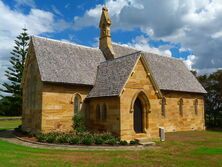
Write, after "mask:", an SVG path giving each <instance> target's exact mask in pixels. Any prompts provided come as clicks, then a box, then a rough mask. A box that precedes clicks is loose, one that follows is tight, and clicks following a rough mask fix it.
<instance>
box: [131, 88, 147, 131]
mask: <svg viewBox="0 0 222 167" xmlns="http://www.w3.org/2000/svg"><path fill="white" fill-rule="evenodd" d="M150 112H151V111H150V103H149V100H148V98H147V96H146V94H145V92H144V91H138V92H137V93H136V94H135V95H134V97H133V99H132V103H131V113H133V128H134V131H135V133H146V132H147V130H148V124H149V123H148V122H149V121H148V114H149V113H150Z"/></svg>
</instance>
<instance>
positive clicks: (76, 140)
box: [68, 135, 81, 144]
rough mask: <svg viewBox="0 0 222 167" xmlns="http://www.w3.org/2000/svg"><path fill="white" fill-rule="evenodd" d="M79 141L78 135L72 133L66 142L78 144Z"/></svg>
mask: <svg viewBox="0 0 222 167" xmlns="http://www.w3.org/2000/svg"><path fill="white" fill-rule="evenodd" d="M80 142H81V141H80V138H79V136H75V135H73V136H70V137H69V138H68V143H69V144H79V143H80Z"/></svg>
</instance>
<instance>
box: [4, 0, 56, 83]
mask: <svg viewBox="0 0 222 167" xmlns="http://www.w3.org/2000/svg"><path fill="white" fill-rule="evenodd" d="M20 2H24V3H25V1H20ZM26 2H28V1H26ZM30 2H31V1H30ZM0 13H1V15H0V20H1V24H0V34H1V36H0V48H1V49H0V84H1V83H2V82H4V81H5V80H6V78H5V76H4V71H5V70H6V69H7V67H8V65H9V61H8V60H9V57H10V51H11V50H12V47H13V45H14V39H15V37H16V36H17V35H19V34H20V32H21V30H22V28H24V27H26V28H27V29H28V33H29V34H30V35H38V34H41V33H46V32H53V31H54V30H55V28H54V24H55V20H54V16H53V14H52V13H50V12H46V11H43V10H39V9H31V10H30V12H29V13H28V14H27V15H25V14H23V13H21V12H19V11H17V10H16V9H15V10H13V9H10V7H8V6H6V5H5V4H4V3H3V2H2V1H1V0H0Z"/></svg>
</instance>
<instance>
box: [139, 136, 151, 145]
mask: <svg viewBox="0 0 222 167" xmlns="http://www.w3.org/2000/svg"><path fill="white" fill-rule="evenodd" d="M135 140H136V141H137V142H138V143H139V144H141V145H143V146H153V145H155V142H152V141H150V139H149V138H147V137H146V138H136V139H135Z"/></svg>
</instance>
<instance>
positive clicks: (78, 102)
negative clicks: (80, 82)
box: [74, 94, 81, 114]
mask: <svg viewBox="0 0 222 167" xmlns="http://www.w3.org/2000/svg"><path fill="white" fill-rule="evenodd" d="M80 105H81V96H80V95H79V94H76V95H75V97H74V113H75V114H77V113H78V112H79V111H80Z"/></svg>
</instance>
